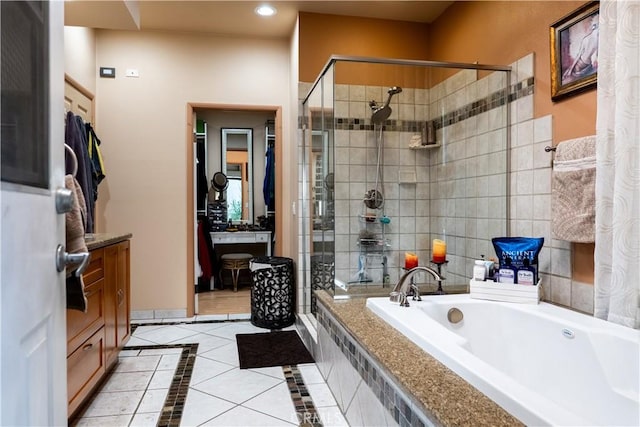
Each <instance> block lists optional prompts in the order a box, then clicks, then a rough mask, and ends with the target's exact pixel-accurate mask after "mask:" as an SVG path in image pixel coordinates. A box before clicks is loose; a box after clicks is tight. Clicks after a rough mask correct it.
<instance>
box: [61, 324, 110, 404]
mask: <svg viewBox="0 0 640 427" xmlns="http://www.w3.org/2000/svg"><path fill="white" fill-rule="evenodd" d="M104 373H105V364H104V328H100V329H99V330H98V331H96V332H95V333H94V334H93V335H91V336H90V337H89V339H87V340H86V341H85V342H83V343H82V345H80V346H79V347H78V349H77V350H76V351H74V352H73V353H72V354H71V355H69V356H68V357H67V399H68V402H69V408H68V410H69V412H68V415H71V414H72V413H73V412H74V411H75V410H76V409H77V408H78V406H79V405H80V404H81V403H82V401H83V400H84V399H85V398H86V397H87V396H88V395H89V394H90V393H91V391H92V390H93V388H94V387H95V386H96V384H98V382H100V379H101V378H102V376H103V374H104Z"/></svg>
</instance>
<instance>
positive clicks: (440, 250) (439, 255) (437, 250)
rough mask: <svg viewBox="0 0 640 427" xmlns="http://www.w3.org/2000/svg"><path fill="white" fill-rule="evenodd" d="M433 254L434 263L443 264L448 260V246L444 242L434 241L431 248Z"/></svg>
mask: <svg viewBox="0 0 640 427" xmlns="http://www.w3.org/2000/svg"><path fill="white" fill-rule="evenodd" d="M431 253H432V254H433V262H435V263H437V264H442V263H444V262H445V261H446V260H447V244H446V242H445V241H444V240H440V239H433V246H432V247H431Z"/></svg>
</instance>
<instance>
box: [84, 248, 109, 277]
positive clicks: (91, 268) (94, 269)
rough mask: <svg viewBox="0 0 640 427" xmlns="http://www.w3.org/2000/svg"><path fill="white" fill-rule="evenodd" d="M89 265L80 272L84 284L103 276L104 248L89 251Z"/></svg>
mask: <svg viewBox="0 0 640 427" xmlns="http://www.w3.org/2000/svg"><path fill="white" fill-rule="evenodd" d="M90 254H91V258H89V265H88V266H87V269H86V270H85V271H84V273H83V274H82V279H83V280H84V284H85V286H87V285H90V284H92V283H94V282H95V281H97V280H100V279H102V278H103V277H104V248H100V249H95V250H93V251H90Z"/></svg>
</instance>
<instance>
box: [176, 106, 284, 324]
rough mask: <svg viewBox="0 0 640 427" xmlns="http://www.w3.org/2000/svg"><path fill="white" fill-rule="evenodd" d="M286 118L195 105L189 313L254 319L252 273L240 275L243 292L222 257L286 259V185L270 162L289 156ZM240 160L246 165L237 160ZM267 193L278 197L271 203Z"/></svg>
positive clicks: (190, 139) (270, 110) (267, 109)
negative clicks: (281, 203)
mask: <svg viewBox="0 0 640 427" xmlns="http://www.w3.org/2000/svg"><path fill="white" fill-rule="evenodd" d="M281 120H282V119H281V108H280V107H274V106H254V105H247V106H239V105H219V104H200V103H190V104H188V105H187V162H188V167H187V174H188V176H187V187H188V188H187V194H188V200H187V218H190V221H188V224H189V231H188V233H187V236H188V242H187V246H188V247H187V265H189V266H193V269H189V271H188V272H187V284H188V286H187V312H188V313H192V314H198V315H238V314H248V313H250V286H251V275H250V272H249V270H248V269H242V270H239V275H238V279H237V292H236V291H234V285H233V279H232V271H231V270H229V269H223V268H222V266H223V265H222V261H221V257H222V256H223V255H224V254H231V253H234V254H236V253H245V254H250V255H252V256H261V255H268V254H275V253H278V248H277V246H278V242H279V241H281V239H279V238H278V237H279V236H280V235H281V233H282V229H281V227H278V225H279V224H281V223H282V221H281V212H282V210H281V209H278V206H277V203H278V197H275V195H276V194H280V189H281V188H282V181H281V177H279V175H281V174H280V173H279V172H278V171H277V168H272V169H275V174H271V175H270V174H269V168H268V167H267V164H269V165H270V166H273V165H274V163H275V164H278V163H279V162H278V159H281V158H282V147H281V140H282V137H281V130H282V126H281ZM269 157H270V158H269ZM237 158H242V159H244V160H243V161H242V162H238V161H237V160H231V159H237ZM224 159H226V164H223V162H224V161H225V160H224ZM221 174H224V177H225V178H226V179H225V180H223V181H222V182H223V183H224V185H223V187H222V188H224V189H223V190H221V187H220V186H219V178H220V175H221ZM214 175H215V177H216V179H215V182H216V185H215V186H214V185H212V184H213V181H214ZM265 177H267V180H266V182H265ZM225 181H226V182H225ZM265 188H266V189H271V192H270V193H269V192H267V193H268V194H271V195H272V197H268V196H267V197H265V193H264V191H263V190H265ZM234 189H241V190H234ZM230 191H242V194H241V195H239V196H238V195H235V196H234V194H229V192H230ZM247 195H250V196H249V197H247ZM236 196H237V197H236ZM230 200H231V203H229V201H230ZM240 201H241V202H240ZM238 203H240V206H236V204H238ZM236 211H238V212H236ZM241 212H251V213H252V215H250V217H249V216H247V215H244V213H241ZM236 213H241V215H236ZM210 233H213V234H210ZM227 267H228V265H227ZM189 315H191V314H189Z"/></svg>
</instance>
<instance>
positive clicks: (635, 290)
mask: <svg viewBox="0 0 640 427" xmlns="http://www.w3.org/2000/svg"><path fill="white" fill-rule="evenodd" d="M599 22H600V23H599V25H600V39H599V48H598V52H599V53H598V94H597V98H598V107H597V110H598V114H597V121H596V171H597V172H596V246H595V266H596V267H595V302H594V315H595V316H596V317H599V318H602V319H606V320H609V321H612V322H615V323H619V324H622V325H626V326H629V327H632V328H640V25H639V24H638V23H639V22H640V1H637V0H603V1H601V2H600V21H599Z"/></svg>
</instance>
